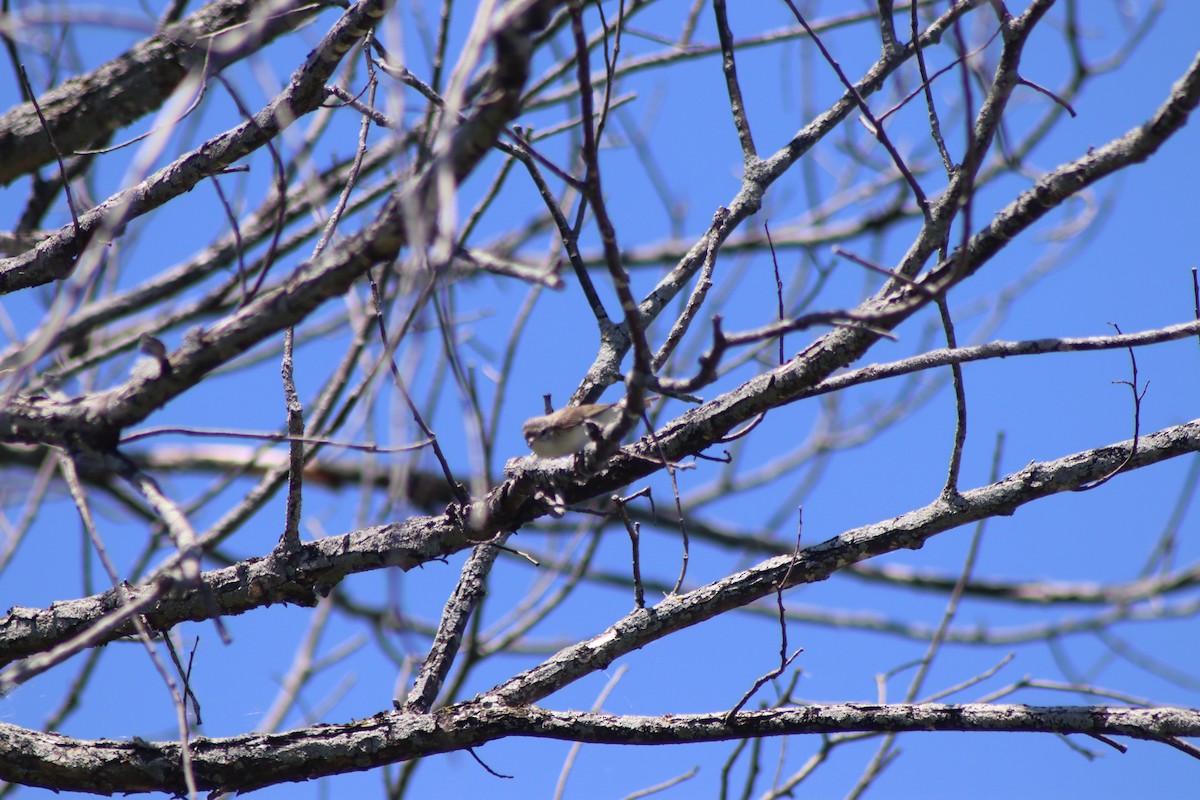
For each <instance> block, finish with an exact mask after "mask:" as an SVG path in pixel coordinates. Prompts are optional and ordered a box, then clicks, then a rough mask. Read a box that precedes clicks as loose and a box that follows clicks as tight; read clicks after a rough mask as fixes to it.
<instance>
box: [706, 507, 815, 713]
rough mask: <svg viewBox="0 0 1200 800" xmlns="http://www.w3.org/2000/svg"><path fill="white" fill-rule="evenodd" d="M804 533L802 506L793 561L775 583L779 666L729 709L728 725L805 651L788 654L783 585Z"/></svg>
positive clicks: (788, 575) (801, 648) (800, 650)
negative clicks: (760, 690) (751, 699)
mask: <svg viewBox="0 0 1200 800" xmlns="http://www.w3.org/2000/svg"><path fill="white" fill-rule="evenodd" d="M803 534H804V507H803V506H801V507H800V508H798V509H797V510H796V547H795V550H793V552H792V563H791V564H789V565H788V568H787V571H786V572H785V573H784V574H783V577H782V578H780V579H779V582H778V583H777V584H776V585H775V606H776V608H777V609H778V611H779V666H778V667H776V668H775V669H773V670H771V671H770V672H768V673H767V674H766V675H763V676H762V677H760V678H759V679H758V680H756V681H755V682H754V685H753V686H751V687H750V689H749V691H747V692H746V693H745V694H744V695H742V699H741V700H738V702H737V703H736V704H735V705H734V707H733V708H731V709H729V713H728V714H726V715H725V724H726V725H733V724H734V722H735V718H736V717H737V713H738V712H739V711H741V710H742V708H743V706H745V705H746V703H747V702H749V700H750V698H751V697H753V696H754V695H755V693H756V692H758V690H759V689H761V688H762V687H763V686H764V685H765V684H766V683H767V682H768V681H773V680H775V679H776V678H778V677H779V676H780V675H782V674H783V671H784V670H786V669H787V668H788V667H789V666H791V663H792V662H793V661H795V660H796V658H797V657H798V656H799V655H800V654H801V653H803V652H804V648H803V647H800V648H797V649H796V652H794V653H792V654H791V655H790V656H789V655H788V654H787V650H788V643H787V609H786V608H785V607H784V605H783V587H785V586H787V583H788V580H789V578H790V577H791V574H792V566H794V565H795V563H796V561H795V560H796V558H798V557H799V555H800V539H801V537H802V536H803Z"/></svg>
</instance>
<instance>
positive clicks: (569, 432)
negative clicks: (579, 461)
mask: <svg viewBox="0 0 1200 800" xmlns="http://www.w3.org/2000/svg"><path fill="white" fill-rule="evenodd" d="M657 399H658V398H657V397H654V398H647V400H646V405H647V406H649V405H650V404H651V403H652V402H653V401H654V400H657ZM624 409H625V403H624V401H621V402H619V403H587V404H586V405H581V406H567V407H566V408H560V409H559V410H558V411H555V412H553V413H550V414H546V415H545V416H542V417H534V418H533V419H528V420H525V424H524V425H523V426H522V427H521V432H522V433H523V434H525V442H526V443H527V444H528V445H529V449H530V450H532V451H533V452H534V454H535V455H537V456H538V457H539V458H558V457H559V456H566V455H570V454H571V453H578V452H579V451H580V450H582V449H583V448H585V447H587V446H588V443H589V442H591V441H592V438H591V436H590V435H589V434H588V427H589V426H593V425H594V426H595V427H596V428H597V429H599V430H603V429H604V428H607V427H608V426H609V425H611V424H613V423H614V422H616V421H617V418H618V417H620V416H621V412H622V411H624Z"/></svg>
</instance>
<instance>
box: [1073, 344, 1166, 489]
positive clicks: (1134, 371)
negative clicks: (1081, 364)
mask: <svg viewBox="0 0 1200 800" xmlns="http://www.w3.org/2000/svg"><path fill="white" fill-rule="evenodd" d="M1108 324H1109V325H1112V326H1113V328H1114V329H1115V330H1116V331H1117V334H1118V335H1120V334H1121V328H1120V327H1119V326H1118V325H1117V324H1116V323H1115V322H1110V323H1108ZM1129 368H1130V373H1131V374H1130V379H1129V380H1127V381H1113V383H1116V384H1118V385H1125V386H1128V387H1129V389H1130V391H1131V392H1133V442H1132V443H1131V444H1130V446H1129V455H1127V456H1125V460H1124V461H1122V462H1121V463H1120V465H1119V466H1118V467H1117V468H1116V469H1114V470H1113V471H1112V472H1110V473H1108V474H1107V475H1105V476H1104V477H1103V478H1101V479H1100V480H1098V481H1094V482H1093V483H1089V484H1085V485H1083V486H1076V487H1075V488H1074V489H1072V490H1071V491H1074V492H1086V491H1090V490H1092V489H1095V488H1098V487H1100V486H1103V485H1104V484H1106V483H1108V482H1109V481H1110V480H1112V479H1113V478H1115V477H1116V476H1117V474H1118V473H1119V472H1121V470H1123V469H1125V467H1127V466H1129V464H1130V463H1131V462H1132V461H1133V457H1134V456H1135V455H1137V448H1138V435H1139V433H1140V431H1141V427H1142V398H1143V397H1145V396H1146V392H1147V391H1148V390H1149V389H1150V382H1149V381H1146V384H1145V386H1143V387H1142V390H1141V391H1140V392H1139V391H1138V387H1137V383H1138V366H1137V356H1136V355H1135V354H1134V352H1133V348H1132V347H1130V348H1129Z"/></svg>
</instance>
